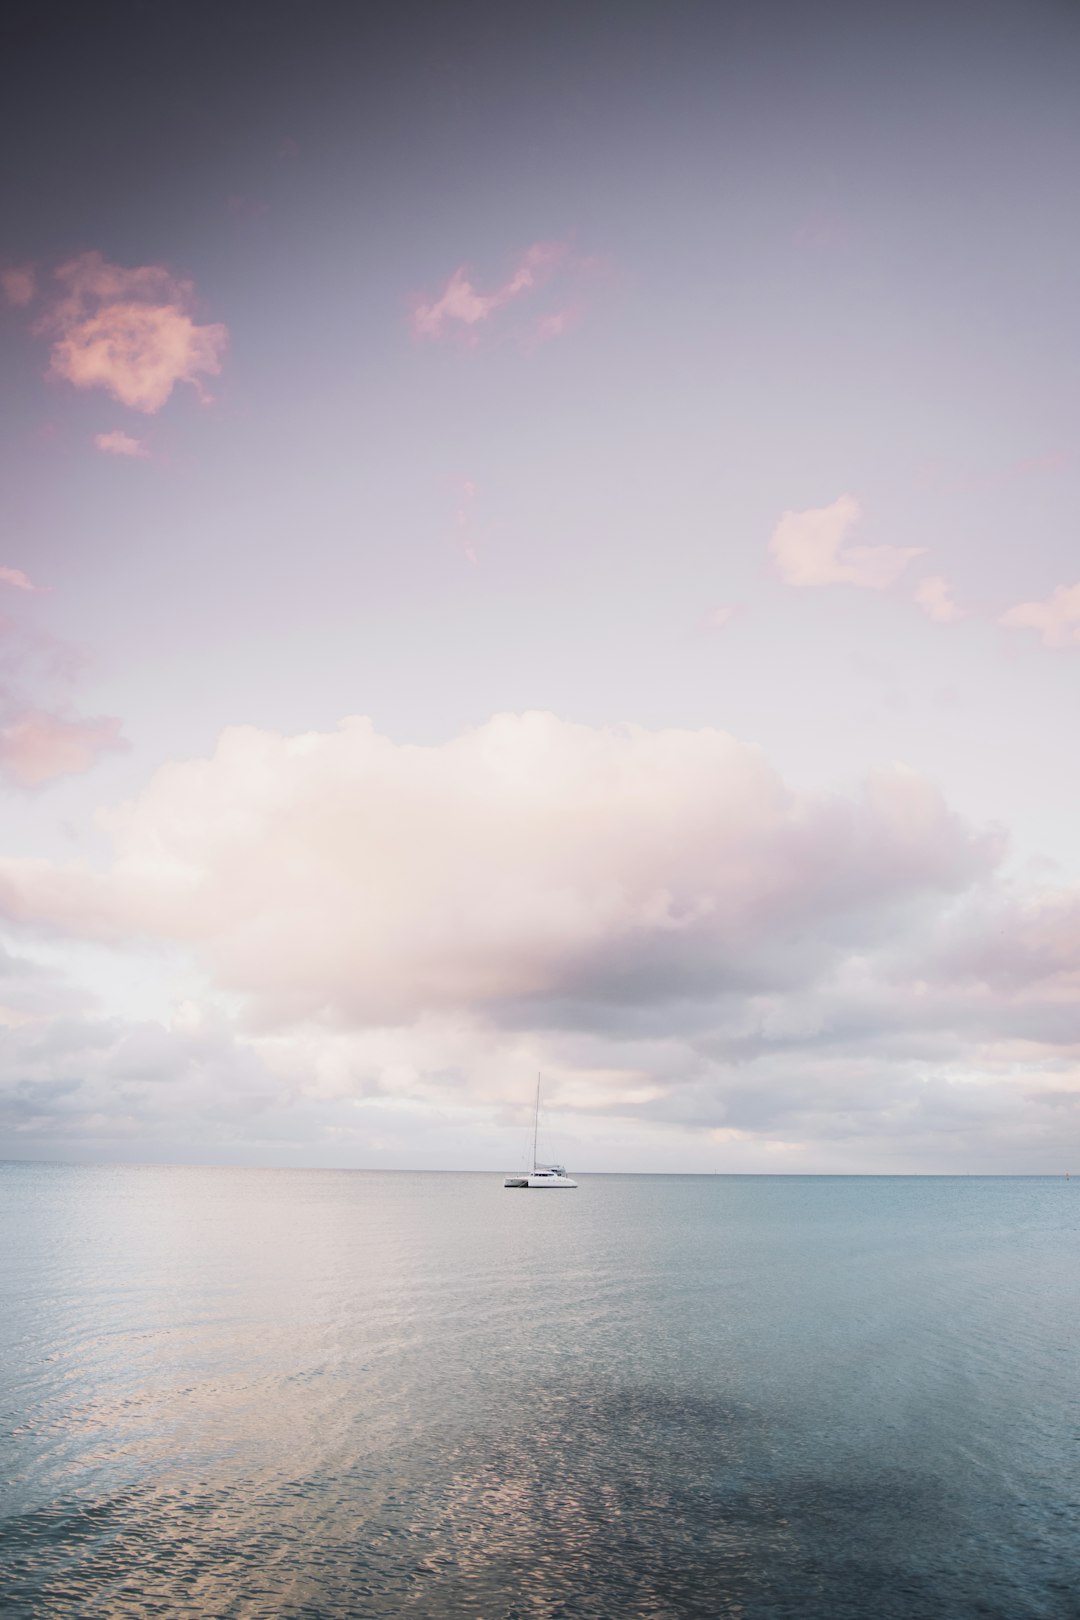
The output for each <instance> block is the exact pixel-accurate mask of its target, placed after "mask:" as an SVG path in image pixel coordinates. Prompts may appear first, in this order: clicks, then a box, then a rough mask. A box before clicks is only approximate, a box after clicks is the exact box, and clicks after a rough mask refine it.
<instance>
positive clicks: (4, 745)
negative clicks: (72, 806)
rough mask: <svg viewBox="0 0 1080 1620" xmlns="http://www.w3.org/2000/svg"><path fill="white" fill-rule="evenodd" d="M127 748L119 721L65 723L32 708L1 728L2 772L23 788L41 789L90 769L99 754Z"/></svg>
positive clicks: (72, 721) (100, 720)
mask: <svg viewBox="0 0 1080 1620" xmlns="http://www.w3.org/2000/svg"><path fill="white" fill-rule="evenodd" d="M125 746H126V744H125V743H124V741H123V739H122V738H121V736H120V721H119V720H114V719H111V718H108V717H102V718H100V719H96V720H64V719H62V718H61V717H60V716H59V715H56V714H49V713H47V712H46V711H45V710H42V709H29V710H27V711H26V713H24V714H21V715H19V716H17V717H16V718H14V719H12V720H10V721H9V722H8V723H7V724H6V725H4V726H3V727H0V769H3V770H5V771H7V772H8V774H9V775H10V776H12V777H14V779H15V781H16V782H18V783H19V784H20V785H21V786H22V787H40V786H41V785H42V784H43V783H45V782H51V781H53V780H54V779H55V778H56V777H58V776H72V775H74V774H75V773H76V772H79V771H85V770H89V768H90V766H91V765H93V764H94V762H95V761H96V759H97V757H98V755H99V754H101V753H103V752H105V751H106V750H112V749H119V748H124V747H125Z"/></svg>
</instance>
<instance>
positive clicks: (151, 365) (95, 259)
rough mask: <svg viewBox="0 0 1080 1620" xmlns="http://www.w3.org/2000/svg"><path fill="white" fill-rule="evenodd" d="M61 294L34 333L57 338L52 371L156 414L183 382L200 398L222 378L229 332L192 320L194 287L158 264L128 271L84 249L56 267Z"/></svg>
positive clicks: (55, 339)
mask: <svg viewBox="0 0 1080 1620" xmlns="http://www.w3.org/2000/svg"><path fill="white" fill-rule="evenodd" d="M56 278H57V280H58V281H59V283H60V285H61V287H62V289H63V292H62V295H61V297H60V299H59V301H58V302H57V303H56V304H55V305H54V307H53V309H52V310H51V312H50V313H49V314H48V315H47V316H46V317H45V318H44V319H43V320H41V321H39V322H38V325H37V328H36V330H37V331H38V332H42V333H46V334H47V335H49V336H51V337H52V338H53V348H52V356H51V363H50V368H49V370H50V375H51V376H54V377H61V378H63V379H64V380H65V381H67V382H70V383H73V384H74V385H75V387H76V388H104V389H105V390H106V391H107V392H108V393H110V394H111V395H112V396H113V398H114V399H118V400H120V402H121V403H122V404H124V405H129V406H130V407H131V408H132V410H137V411H144V412H146V413H147V414H148V415H153V414H154V413H155V412H156V411H159V410H160V409H161V408H162V406H163V405H164V404H165V403H166V401H167V400H168V398H169V396H170V394H171V393H172V391H173V388H174V387H175V385H176V384H177V383H178V382H187V383H190V384H191V385H192V387H193V388H195V390H196V391H197V392H198V393H199V394H200V395H202V393H203V389H202V384H201V382H200V380H199V379H200V376H217V374H218V373H219V372H220V370H221V356H222V354H223V352H224V349H225V345H226V342H227V341H228V332H227V330H226V328H225V327H224V326H222V325H220V324H215V325H207V326H199V325H197V324H196V323H195V321H194V320H193V319H192V315H191V308H192V305H193V302H194V287H193V285H192V283H191V282H190V281H182V280H178V279H177V278H176V277H174V276H173V275H172V274H171V273H170V272H169V271H168V270H166V269H164V268H163V267H162V266H160V265H142V266H140V267H138V268H135V269H124V268H123V267H122V266H120V265H114V264H108V263H107V262H106V261H105V260H104V259H103V258H102V256H101V254H100V253H84V254H82V255H81V256H80V257H79V258H78V259H73V260H72V261H71V263H70V264H66V265H63V266H61V268H60V269H59V270H58V271H57V272H56Z"/></svg>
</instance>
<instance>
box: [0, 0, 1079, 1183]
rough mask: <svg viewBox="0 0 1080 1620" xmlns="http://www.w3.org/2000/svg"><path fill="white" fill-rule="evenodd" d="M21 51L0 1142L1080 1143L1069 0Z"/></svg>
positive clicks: (795, 1157)
mask: <svg viewBox="0 0 1080 1620" xmlns="http://www.w3.org/2000/svg"><path fill="white" fill-rule="evenodd" d="M5 26H6V28H7V33H6V35H5V36H4V40H3V44H4V50H3V52H2V53H0V54H2V58H3V62H4V66H3V68H2V69H0V78H2V80H3V82H2V83H0V130H2V133H3V149H4V152H5V154H6V170H7V174H6V189H7V193H8V196H7V205H6V208H5V214H4V221H3V234H2V236H0V273H2V274H3V282H2V285H3V288H4V297H3V299H2V301H0V341H2V343H3V351H4V362H3V373H2V388H0V456H2V458H3V469H2V470H3V476H2V478H0V536H2V540H0V773H2V777H3V787H2V791H0V942H2V945H3V951H4V954H3V955H0V1155H2V1154H6V1155H8V1156H17V1157H26V1156H30V1157H41V1156H46V1157H47V1156H57V1155H67V1156H74V1157H79V1158H102V1157H104V1158H109V1157H128V1158H190V1157H195V1158H209V1159H221V1160H226V1161H230V1162H232V1161H236V1162H275V1163H276V1162H282V1163H341V1164H360V1165H366V1164H371V1165H395V1164H400V1165H408V1164H417V1165H434V1166H439V1165H463V1166H469V1165H475V1166H477V1167H488V1168H493V1169H498V1168H502V1167H504V1166H507V1165H508V1166H511V1167H512V1166H513V1164H514V1163H516V1162H517V1159H518V1157H519V1156H520V1154H519V1149H520V1138H521V1128H520V1127H521V1120H522V1119H523V1117H524V1113H523V1109H524V1106H525V1103H526V1102H527V1097H528V1095H529V1089H530V1086H531V1084H532V1075H533V1074H534V1072H535V1070H536V1068H537V1067H542V1068H543V1070H544V1072H545V1074H546V1076H547V1077H548V1082H547V1086H548V1098H549V1111H550V1120H549V1129H550V1134H551V1139H552V1151H555V1144H557V1145H558V1151H559V1152H560V1153H561V1154H562V1155H563V1156H564V1157H565V1158H566V1159H567V1160H568V1161H570V1162H573V1163H574V1164H576V1165H577V1166H578V1167H580V1168H589V1167H595V1168H606V1169H619V1168H649V1167H654V1168H664V1169H668V1168H670V1169H687V1170H695V1169H713V1168H725V1167H726V1168H731V1169H786V1170H787V1169H790V1170H795V1169H799V1170H863V1169H865V1170H874V1171H876V1170H915V1171H917V1170H963V1169H972V1170H979V1169H985V1170H1002V1171H1005V1170H1016V1171H1027V1170H1055V1171H1056V1170H1060V1169H1062V1168H1064V1167H1065V1161H1066V1160H1067V1159H1068V1157H1069V1152H1070V1150H1073V1151H1075V1150H1076V1149H1080V888H1078V887H1077V885H1080V833H1078V831H1077V826H1078V818H1077V814H1076V806H1077V803H1078V798H1080V767H1078V766H1077V762H1076V759H1077V756H1076V749H1075V745H1074V744H1073V741H1072V732H1073V730H1074V729H1075V721H1074V719H1073V716H1074V714H1075V712H1076V711H1077V708H1078V706H1080V703H1078V700H1080V690H1078V687H1080V681H1078V671H1080V590H1078V591H1077V592H1076V593H1075V595H1074V596H1071V595H1069V592H1070V591H1071V590H1072V588H1073V587H1077V586H1078V585H1080V521H1078V508H1080V426H1078V423H1080V409H1078V406H1080V397H1078V396H1080V369H1078V366H1077V351H1078V340H1080V313H1078V306H1077V302H1076V297H1075V288H1076V285H1077V277H1078V273H1080V225H1078V223H1077V217H1076V211H1075V208H1074V207H1073V203H1072V198H1073V193H1074V190H1075V175H1076V173H1077V169H1078V160H1080V101H1078V98H1077V96H1076V85H1077V82H1078V71H1080V15H1078V14H1077V12H1076V10H1075V8H1074V7H1070V6H1067V5H1064V4H1058V3H1050V0H1036V3H1025V4H1020V3H1019V0H1017V3H1007V4H1006V3H1000V4H989V5H988V4H967V3H948V0H946V3H944V4H937V5H934V6H930V5H925V6H923V5H915V6H906V7H899V6H897V7H892V8H880V7H878V8H867V7H857V6H854V5H852V6H844V5H822V6H809V7H808V6H799V5H794V4H775V5H768V4H766V5H755V6H752V7H751V6H746V7H741V8H739V7H725V6H717V5H696V4H680V3H668V4H663V5H661V4H651V3H650V4H640V5H625V4H622V5H615V4H611V5H602V4H593V5H586V6H583V7H582V6H577V7H571V6H560V5H554V6H547V7H544V8H543V9H542V11H541V12H538V13H536V14H535V15H531V14H524V13H520V14H517V13H515V10H514V8H507V7H505V6H495V5H486V4H485V5H474V6H450V7H447V6H442V7H431V6H427V5H424V6H420V5H416V6H411V7H410V6H406V7H402V8H395V12H394V17H393V19H392V20H390V21H380V20H377V19H372V18H371V17H370V16H369V15H368V13H367V11H366V9H365V8H353V7H346V6H344V5H338V4H329V3H327V4H319V3H316V4H312V5H308V6H304V7H299V6H293V5H288V4H283V3H271V4H262V5H258V6H256V5H254V4H252V5H247V4H240V5H237V6H233V7H228V8H225V11H224V14H222V13H221V11H220V8H212V7H210V6H208V5H199V4H196V5H193V6H191V7H188V8H185V10H184V12H183V14H182V15H178V16H167V15H166V14H165V13H164V12H161V11H160V10H159V9H157V8H146V7H143V6H140V5H136V4H134V3H133V0H132V3H127V0H124V3H105V4H102V5H101V6H98V7H95V8H93V12H92V13H91V12H90V11H87V10H86V9H85V8H81V7H76V6H71V5H67V4H52V5H50V4H44V5H43V4H34V5H29V4H28V5H25V6H22V7H16V8H15V11H14V13H13V15H12V20H11V22H10V23H9V24H6V25H5ZM5 570H9V571H10V573H9V574H5V572H4V571H5ZM20 577H21V578H22V579H24V580H25V581H27V582H29V583H30V584H31V585H33V586H34V587H35V588H34V589H33V590H29V589H26V588H24V586H23V585H22V584H20V582H19V580H20ZM927 582H929V583H927ZM537 715H545V716H548V718H547V719H538V718H535V716H537ZM353 716H368V717H370V720H371V723H372V727H373V728H374V729H373V732H368V731H367V730H365V729H364V728H362V727H361V728H358V727H357V726H355V725H353V724H349V725H347V726H345V727H344V728H342V723H343V722H344V721H346V719H347V718H348V717H353ZM495 717H498V718H495ZM514 717H517V718H514ZM223 734H224V736H223ZM718 734H722V735H723V736H725V737H727V738H729V739H734V740H733V741H730V742H726V743H720V742H718V741H717V736H718ZM358 739H361V740H358ZM364 739H366V740H364ZM372 739H375V740H372ZM883 783H884V784H886V785H885V786H882V784H883ZM763 784H768V787H767V788H766V787H765V786H764V785H763ZM781 784H783V785H781ZM511 787H512V791H511ZM762 795H764V797H762ZM748 805H749V806H750V808H749V809H748V808H747V806H748ZM755 806H756V807H757V808H756V809H755V808H754V807H755ZM763 806H765V807H767V808H762V807H763ZM373 807H380V808H379V812H378V813H376V811H375V809H374V808H373ZM759 819H760V821H761V825H760V827H759V826H758V820H759ZM837 827H842V828H845V829H846V832H844V833H843V834H842V835H841V834H838V833H837V832H836V830H835V829H836V828H837ZM770 828H771V829H772V831H771V832H769V834H768V838H766V836H765V834H766V830H767V829H770ZM758 832H760V833H761V837H762V838H763V839H765V842H764V843H763V844H761V845H760V847H759V843H758V842H757V841H756V839H757V834H758ZM769 839H772V842H770V841H769ZM823 863H824V866H823ZM241 874H242V877H241ZM826 879H827V881H826ZM358 918H362V919H363V927H362V929H361V928H360V925H359V923H358V922H357V919H358ZM358 929H359V932H358ZM343 986H347V987H350V988H349V991H348V993H345V990H344V989H343Z"/></svg>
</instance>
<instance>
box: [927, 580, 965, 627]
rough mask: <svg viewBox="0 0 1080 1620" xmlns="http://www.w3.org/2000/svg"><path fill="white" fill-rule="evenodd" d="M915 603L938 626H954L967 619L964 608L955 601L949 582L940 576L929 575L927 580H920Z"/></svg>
mask: <svg viewBox="0 0 1080 1620" xmlns="http://www.w3.org/2000/svg"><path fill="white" fill-rule="evenodd" d="M915 601H916V602H917V603H918V605H919V607H921V608H922V610H923V612H924V613H925V614H926V616H927V617H928V618H930V619H933V620H934V621H935V622H936V623H937V624H953V623H954V622H955V621H956V620H957V619H963V618H965V617H966V614H965V612H964V610H963V608H959V607H957V605H956V603H955V602H954V601H953V599H952V591H951V589H950V586H949V583H948V581H947V580H946V579H943V578H942V576H941V575H940V574H927V576H926V578H925V579H920V581H919V583H918V585H917V586H916V588H915Z"/></svg>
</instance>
